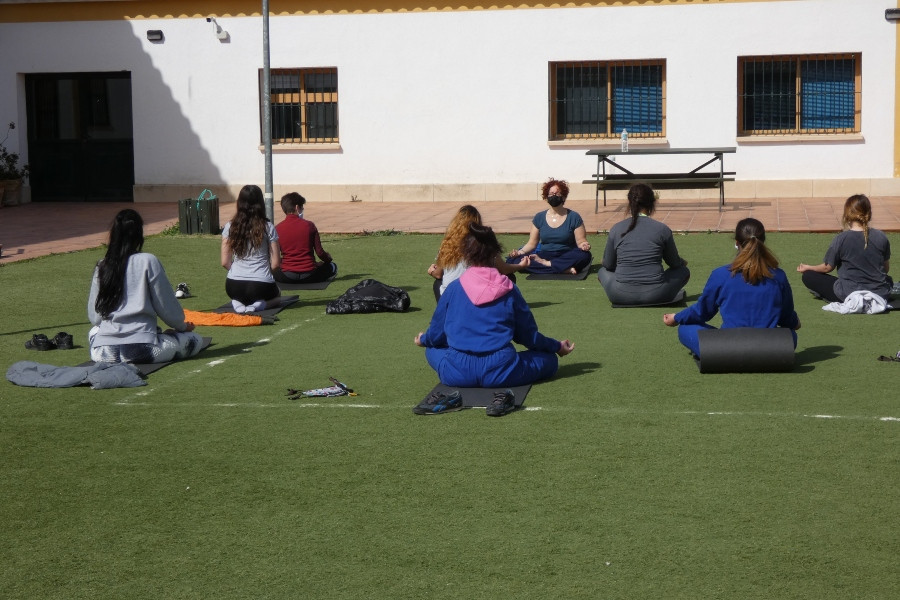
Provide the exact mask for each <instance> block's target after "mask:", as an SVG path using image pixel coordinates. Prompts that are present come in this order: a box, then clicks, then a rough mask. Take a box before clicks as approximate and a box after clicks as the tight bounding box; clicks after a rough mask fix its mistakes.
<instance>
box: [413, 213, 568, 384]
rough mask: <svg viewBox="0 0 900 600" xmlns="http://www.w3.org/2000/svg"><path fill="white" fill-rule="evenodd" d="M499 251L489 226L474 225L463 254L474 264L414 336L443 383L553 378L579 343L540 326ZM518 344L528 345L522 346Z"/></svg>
mask: <svg viewBox="0 0 900 600" xmlns="http://www.w3.org/2000/svg"><path fill="white" fill-rule="evenodd" d="M500 250H501V249H500V243H499V242H498V241H497V237H496V236H495V235H494V232H493V230H492V229H491V228H490V227H485V226H482V225H477V224H475V223H473V224H471V225H470V226H469V234H468V235H467V236H466V238H465V240H464V241H463V258H464V260H465V261H466V262H467V263H468V264H469V265H470V266H469V268H468V269H466V271H465V273H463V274H462V276H461V277H460V278H459V279H457V280H456V281H454V282H452V283H451V284H450V285H448V286H447V289H446V290H444V293H443V294H442V295H441V298H440V300H439V301H438V305H437V308H436V309H435V311H434V315H433V316H432V317H431V323H430V325H429V326H428V330H427V331H425V332H420V333H419V334H418V335H417V336H416V338H415V343H416V345H418V346H423V347H424V348H425V358H426V359H427V360H428V364H429V365H431V367H432V368H433V369H434V370H435V371H437V374H438V377H439V378H440V380H441V383H443V384H444V385H448V386H452V387H515V386H519V385H527V384H530V383H533V382H535V381H538V380H541V379H547V378H548V377H552V376H553V375H554V374H555V373H556V370H557V368H558V366H559V361H558V358H557V356H565V355H566V354H569V353H570V352H572V350H573V349H574V348H575V345H574V344H573V343H572V342H570V341H569V340H563V341H558V340H555V339H553V338H550V337H547V336H545V335H543V334H541V333H540V332H539V331H538V328H537V323H536V322H535V320H534V315H532V314H531V309H530V308H528V303H527V302H525V298H523V297H522V293H521V292H520V291H519V288H517V287H516V286H515V285H513V283H512V282H511V281H510V280H509V278H508V277H507V276H506V275H503V274H501V273H500V272H499V271H497V269H496V266H495V260H496V256H497V254H498V253H499V252H500ZM513 343H516V344H520V345H522V346H524V347H525V348H526V350H523V351H517V350H516V348H515V346H513Z"/></svg>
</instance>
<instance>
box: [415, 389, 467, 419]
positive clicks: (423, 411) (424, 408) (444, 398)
mask: <svg viewBox="0 0 900 600" xmlns="http://www.w3.org/2000/svg"><path fill="white" fill-rule="evenodd" d="M462 407H463V405H462V396H461V395H460V394H459V390H453V392H452V393H450V394H445V393H444V392H437V391H432V392H431V393H430V394H428V395H427V396H425V399H424V400H422V401H421V402H420V403H419V405H418V406H415V407H413V412H414V413H416V414H417V415H441V414H444V413H448V412H454V411H457V410H460V409H462Z"/></svg>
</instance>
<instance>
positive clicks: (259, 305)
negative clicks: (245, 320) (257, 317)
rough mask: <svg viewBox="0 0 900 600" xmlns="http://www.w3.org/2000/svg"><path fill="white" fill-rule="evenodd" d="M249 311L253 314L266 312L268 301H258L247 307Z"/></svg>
mask: <svg viewBox="0 0 900 600" xmlns="http://www.w3.org/2000/svg"><path fill="white" fill-rule="evenodd" d="M247 310H248V311H250V310H252V311H253V312H259V311H261V310H266V301H265V300H257V301H256V302H254V303H253V304H251V305H250V306H248V307H247Z"/></svg>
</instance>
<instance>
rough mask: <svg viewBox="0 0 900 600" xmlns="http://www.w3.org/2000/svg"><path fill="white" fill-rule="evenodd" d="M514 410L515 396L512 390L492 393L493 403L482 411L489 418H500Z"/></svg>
mask: <svg viewBox="0 0 900 600" xmlns="http://www.w3.org/2000/svg"><path fill="white" fill-rule="evenodd" d="M514 410H516V396H515V394H513V393H512V390H506V391H503V392H494V401H493V402H491V404H490V405H489V406H488V407H487V408H485V409H484V414H486V415H487V416H489V417H502V416H503V415H508V414H509V413H511V412H512V411H514Z"/></svg>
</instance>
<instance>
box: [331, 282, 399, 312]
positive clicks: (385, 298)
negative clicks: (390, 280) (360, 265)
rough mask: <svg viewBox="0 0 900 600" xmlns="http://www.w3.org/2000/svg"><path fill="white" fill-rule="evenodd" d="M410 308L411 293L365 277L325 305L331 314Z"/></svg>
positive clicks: (394, 310) (391, 310)
mask: <svg viewBox="0 0 900 600" xmlns="http://www.w3.org/2000/svg"><path fill="white" fill-rule="evenodd" d="M408 308H409V294H407V293H406V292H405V291H403V290H402V289H400V288H397V287H391V286H389V285H385V284H383V283H381V282H380V281H376V280H374V279H363V280H362V281H360V282H359V283H357V284H356V285H354V286H353V287H352V288H350V289H349V290H347V291H346V292H344V294H343V295H341V296H340V297H339V298H335V299H334V300H332V301H331V302H329V303H328V306H326V307H325V312H326V313H327V314H329V315H346V314H350V313H373V312H386V311H390V312H404V311H406V309H408Z"/></svg>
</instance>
